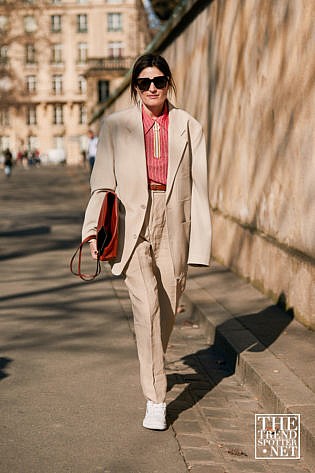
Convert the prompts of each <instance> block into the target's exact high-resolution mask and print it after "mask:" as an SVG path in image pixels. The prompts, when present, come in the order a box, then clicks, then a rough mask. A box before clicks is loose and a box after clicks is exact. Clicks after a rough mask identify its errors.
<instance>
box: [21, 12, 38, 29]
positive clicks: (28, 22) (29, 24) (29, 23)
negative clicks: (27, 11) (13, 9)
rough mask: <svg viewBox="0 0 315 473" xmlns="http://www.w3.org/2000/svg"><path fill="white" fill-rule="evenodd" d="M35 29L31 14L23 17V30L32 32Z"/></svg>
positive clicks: (33, 18)
mask: <svg viewBox="0 0 315 473" xmlns="http://www.w3.org/2000/svg"><path fill="white" fill-rule="evenodd" d="M36 30H37V23H36V19H35V17H34V16H32V15H27V16H25V17H24V31H25V32H26V33H34V32H35V31H36Z"/></svg>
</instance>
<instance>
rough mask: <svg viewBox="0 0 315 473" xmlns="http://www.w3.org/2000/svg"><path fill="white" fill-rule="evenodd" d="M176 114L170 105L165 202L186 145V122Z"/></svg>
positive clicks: (176, 111)
mask: <svg viewBox="0 0 315 473" xmlns="http://www.w3.org/2000/svg"><path fill="white" fill-rule="evenodd" d="M178 112H179V110H177V109H176V108H175V107H174V106H173V105H171V104H170V111H169V128H168V171H167V185H166V200H168V198H169V195H170V192H171V190H172V186H173V182H174V178H175V175H176V171H177V168H178V166H179V163H180V161H181V158H182V156H183V153H184V150H185V147H186V144H187V129H186V121H183V120H182V119H181V117H180V114H179V113H178Z"/></svg>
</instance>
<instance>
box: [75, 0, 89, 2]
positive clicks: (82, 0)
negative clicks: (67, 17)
mask: <svg viewBox="0 0 315 473" xmlns="http://www.w3.org/2000/svg"><path fill="white" fill-rule="evenodd" d="M77 3H88V0H77Z"/></svg>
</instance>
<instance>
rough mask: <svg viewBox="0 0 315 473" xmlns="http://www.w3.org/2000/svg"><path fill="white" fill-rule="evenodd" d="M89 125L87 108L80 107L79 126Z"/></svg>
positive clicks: (81, 105)
mask: <svg viewBox="0 0 315 473" xmlns="http://www.w3.org/2000/svg"><path fill="white" fill-rule="evenodd" d="M86 123H87V108H86V105H85V104H83V103H82V104H80V105H79V124H80V125H85V124H86Z"/></svg>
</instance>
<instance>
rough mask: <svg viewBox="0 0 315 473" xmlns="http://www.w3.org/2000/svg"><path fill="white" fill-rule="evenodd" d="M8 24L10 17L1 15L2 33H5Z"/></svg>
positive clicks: (0, 27)
mask: <svg viewBox="0 0 315 473" xmlns="http://www.w3.org/2000/svg"><path fill="white" fill-rule="evenodd" d="M7 26H8V17H7V16H5V15H0V33H3V32H4V31H5V30H6V29H7Z"/></svg>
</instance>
